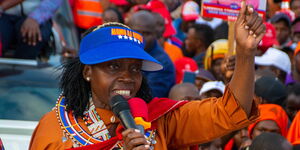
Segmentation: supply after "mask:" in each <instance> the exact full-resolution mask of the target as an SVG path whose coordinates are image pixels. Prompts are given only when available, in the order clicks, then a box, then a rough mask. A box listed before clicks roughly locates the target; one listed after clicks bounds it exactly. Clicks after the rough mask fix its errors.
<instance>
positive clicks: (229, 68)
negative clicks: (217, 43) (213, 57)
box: [221, 55, 236, 84]
mask: <svg viewBox="0 0 300 150" xmlns="http://www.w3.org/2000/svg"><path fill="white" fill-rule="evenodd" d="M235 59H236V56H235V55H232V56H229V57H225V58H224V59H223V61H222V64H221V71H222V74H223V76H224V80H225V81H224V83H225V84H226V83H228V82H229V81H230V79H231V77H232V75H233V71H234V66H235Z"/></svg>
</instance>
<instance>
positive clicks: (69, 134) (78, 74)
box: [30, 5, 265, 150]
mask: <svg viewBox="0 0 300 150" xmlns="http://www.w3.org/2000/svg"><path fill="white" fill-rule="evenodd" d="M246 12H247V14H246ZM247 20H249V22H248V21H247ZM256 22H259V23H260V24H257V23H256ZM261 24H262V23H261V19H259V18H258V16H257V13H253V9H252V8H250V7H248V8H246V5H243V9H242V11H241V15H240V18H239V20H238V21H237V26H236V33H239V34H237V35H236V37H237V45H238V48H240V50H241V51H238V53H237V55H238V57H237V60H236V61H237V63H236V72H237V73H238V74H239V75H240V77H237V75H236V74H234V76H233V80H232V82H231V83H230V84H229V85H228V87H227V89H226V91H225V94H224V96H223V97H222V98H219V99H216V98H211V99H207V100H203V101H194V102H185V101H179V102H178V101H173V100H169V99H166V98H154V99H152V98H151V95H150V94H149V89H148V87H147V83H146V82H145V80H144V79H143V76H142V71H141V70H144V71H156V70H160V69H162V66H161V65H160V64H159V62H157V61H156V60H155V59H153V58H152V57H151V56H149V55H148V54H147V53H146V52H145V51H144V50H143V48H142V47H143V40H142V39H141V36H140V34H139V33H137V32H135V31H133V30H130V29H129V28H128V27H126V26H124V25H120V24H116V23H111V24H104V25H102V26H99V27H97V28H95V29H92V32H90V33H88V34H87V35H86V36H85V37H84V38H83V40H82V42H81V47H80V54H79V59H75V60H73V61H72V62H69V63H68V64H67V65H65V66H64V67H65V70H64V72H63V75H62V79H61V88H62V91H63V93H62V95H61V96H60V98H59V99H58V102H57V105H56V107H55V109H53V110H52V111H51V112H49V113H48V114H46V115H45V116H44V117H43V118H42V119H41V120H40V122H39V124H38V126H37V128H36V129H35V131H34V133H33V136H32V140H31V143H30V149H33V150H34V149H39V150H40V149H68V148H74V147H81V148H84V146H85V145H88V146H86V148H90V149H96V148H97V149H113V148H116V149H118V148H122V147H123V148H124V149H126V150H131V149H150V148H152V147H153V148H155V149H159V150H166V149H183V150H184V149H189V147H190V146H191V145H196V144H198V143H204V142H208V141H210V140H212V139H214V138H216V137H219V136H222V135H225V134H227V133H229V132H230V131H232V130H236V129H238V128H242V127H244V126H247V125H248V124H250V122H251V120H253V119H255V118H256V117H257V114H256V105H255V104H254V103H253V98H252V97H253V78H254V70H253V69H254V52H255V48H256V46H257V44H258V43H259V41H260V40H261V38H262V36H263V33H264V32H265V27H264V26H263V25H261ZM245 26H246V29H245ZM249 30H250V31H251V32H252V33H251V34H249ZM253 35H254V36H253ZM245 39H248V40H245ZM241 67H243V69H241ZM117 94H118V95H122V96H123V97H124V98H126V99H130V98H132V97H140V98H142V99H143V100H144V101H146V102H147V103H148V104H147V105H148V112H149V117H148V119H145V120H146V121H148V122H151V128H149V129H147V130H146V131H147V132H146V134H145V135H146V137H145V136H144V135H143V134H141V133H140V131H139V130H134V129H126V130H122V128H121V127H120V126H119V127H117V126H118V125H120V123H119V122H120V121H119V119H117V118H115V117H114V115H113V113H112V111H111V108H110V107H109V105H108V103H109V101H110V99H111V97H112V96H114V95H117ZM208 131H209V132H208Z"/></svg>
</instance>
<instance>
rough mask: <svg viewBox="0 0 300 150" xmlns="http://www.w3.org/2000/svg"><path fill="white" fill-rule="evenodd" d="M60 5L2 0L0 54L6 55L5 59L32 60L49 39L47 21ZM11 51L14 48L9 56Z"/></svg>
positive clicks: (48, 1)
mask: <svg viewBox="0 0 300 150" xmlns="http://www.w3.org/2000/svg"><path fill="white" fill-rule="evenodd" d="M61 3H62V0H26V1H24V0H2V1H1V2H0V37H1V38H0V40H1V41H0V42H1V43H2V45H3V46H2V47H3V53H4V54H5V53H8V57H15V58H22V59H36V57H37V56H38V55H39V54H40V52H41V50H42V49H43V48H45V47H46V46H47V44H48V41H49V40H50V36H51V34H52V30H51V28H52V21H51V18H52V17H53V16H54V14H55V12H56V10H57V9H58V8H59V7H60V5H61ZM14 46H15V47H14ZM12 49H15V52H14V53H13V54H11V51H10V50H12ZM9 53H10V54H9Z"/></svg>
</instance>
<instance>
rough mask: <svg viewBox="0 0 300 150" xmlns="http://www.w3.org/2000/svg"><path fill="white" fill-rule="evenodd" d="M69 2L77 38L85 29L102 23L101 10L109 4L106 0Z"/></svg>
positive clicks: (74, 0)
mask: <svg viewBox="0 0 300 150" xmlns="http://www.w3.org/2000/svg"><path fill="white" fill-rule="evenodd" d="M69 2H70V5H71V8H72V13H73V18H74V23H75V26H76V27H77V31H78V39H79V40H80V39H81V37H82V34H83V33H84V32H85V31H86V30H87V29H89V28H90V27H93V26H98V25H101V24H102V23H103V19H102V13H103V10H105V9H106V8H107V7H108V6H109V4H110V3H109V1H108V0H69Z"/></svg>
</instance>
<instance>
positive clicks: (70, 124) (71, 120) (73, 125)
mask: <svg viewBox="0 0 300 150" xmlns="http://www.w3.org/2000/svg"><path fill="white" fill-rule="evenodd" d="M55 110H56V115H57V119H58V122H59V123H60V126H61V129H62V130H63V131H64V133H65V134H66V135H67V136H68V137H69V138H70V139H71V140H72V141H73V143H74V144H76V145H78V146H85V145H90V144H94V143H99V142H103V141H105V140H107V139H109V138H110V136H109V135H106V134H108V131H104V132H103V133H104V135H102V136H101V137H103V138H101V139H99V138H95V137H93V136H91V135H89V134H88V133H87V132H86V131H85V130H83V128H82V127H81V126H80V125H79V123H78V122H77V119H76V118H75V116H74V115H73V113H72V111H70V112H67V111H66V105H65V97H64V96H62V95H61V96H60V97H59V98H58V101H57V103H56V107H55ZM101 121H102V120H101ZM102 122H103V121H102ZM104 130H107V129H106V127H105V129H104Z"/></svg>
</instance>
